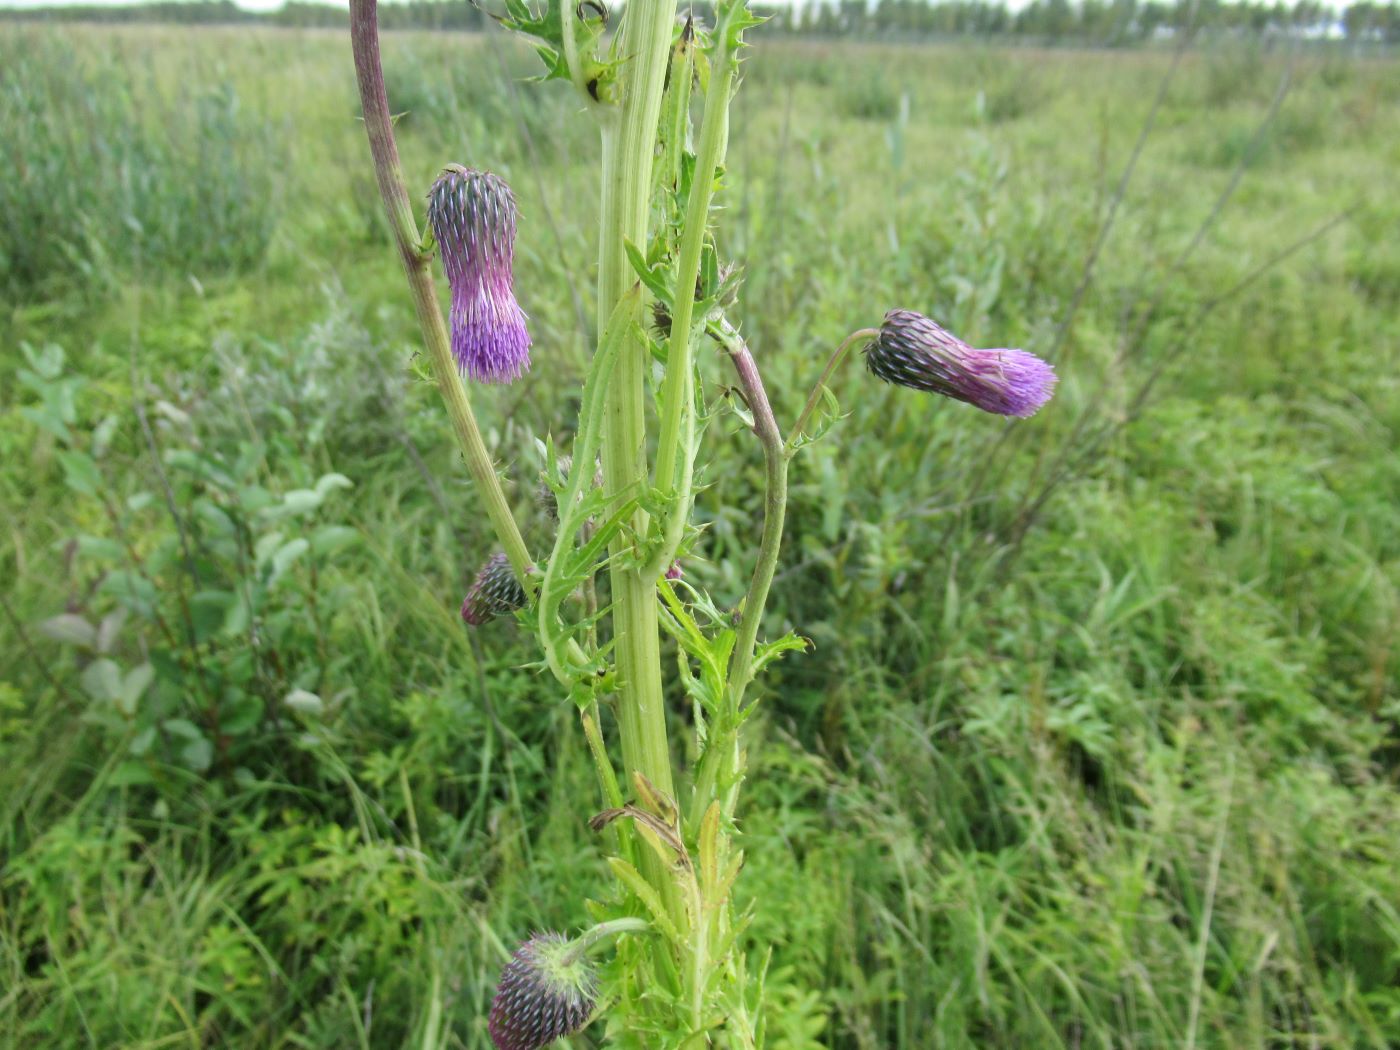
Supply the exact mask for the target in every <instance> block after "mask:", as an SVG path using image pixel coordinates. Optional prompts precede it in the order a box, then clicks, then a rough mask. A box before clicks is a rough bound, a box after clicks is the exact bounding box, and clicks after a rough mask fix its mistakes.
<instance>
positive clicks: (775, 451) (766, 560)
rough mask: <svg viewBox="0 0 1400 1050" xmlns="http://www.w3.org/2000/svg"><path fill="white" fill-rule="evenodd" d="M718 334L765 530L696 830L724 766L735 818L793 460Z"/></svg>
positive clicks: (755, 377)
mask: <svg viewBox="0 0 1400 1050" xmlns="http://www.w3.org/2000/svg"><path fill="white" fill-rule="evenodd" d="M718 334H719V335H720V338H721V340H722V342H723V346H724V349H725V351H726V352H727V353H728V354H729V359H730V360H731V361H732V362H733V363H734V369H735V371H736V372H738V374H739V385H740V386H741V387H742V388H743V390H744V396H745V398H746V399H747V400H748V403H749V411H750V412H751V413H752V415H753V421H754V424H753V429H754V433H755V434H756V435H757V437H758V440H759V444H761V445H762V446H763V464H764V494H763V529H762V532H761V533H760V535H759V541H758V559H757V561H756V562H755V564H754V570H753V576H752V577H751V578H750V579H749V589H748V593H747V594H746V595H745V596H744V606H743V619H741V620H740V622H739V633H738V638H737V639H736V641H735V643H734V652H733V655H731V656H730V659H729V673H728V676H727V679H726V686H725V705H724V711H723V712H722V716H721V721H722V724H719V725H716V726H715V727H714V728H713V730H712V737H711V740H710V742H709V744H708V746H707V747H706V748H705V754H704V755H703V756H702V758H701V762H700V770H699V773H698V775H697V777H696V787H695V794H694V795H693V797H692V799H691V822H692V826H694V827H699V823H700V819H701V818H702V817H703V815H704V812H705V810H706V809H707V808H708V807H709V804H710V802H711V801H713V799H714V797H715V794H716V793H717V790H718V787H719V784H720V780H721V766H722V765H724V766H726V767H727V768H726V769H725V770H724V772H727V773H728V777H726V778H725V779H726V780H727V781H728V783H727V784H726V787H725V800H724V807H723V810H724V813H725V815H726V816H730V815H732V814H733V810H734V800H735V796H736V789H737V780H738V774H739V762H740V758H739V741H738V732H737V730H738V720H739V715H740V713H741V711H742V710H743V706H744V694H745V692H746V691H747V689H748V686H749V683H750V682H751V681H752V680H753V664H754V653H755V650H756V647H757V644H758V628H759V625H760V624H761V623H762V621H763V610H764V608H765V606H767V604H768V592H769V590H770V589H771V588H772V586H773V575H774V573H775V572H776V571H777V567H778V553H779V551H780V549H781V547H782V542H783V525H784V522H785V520H786V518H787V485H788V480H787V476H788V461H789V459H790V458H791V456H790V454H789V452H788V449H787V447H786V445H785V444H784V443H783V435H782V431H781V430H779V429H778V422H777V419H776V418H775V417H774V415H773V406H772V405H771V404H770V403H769V401H768V392H767V390H766V389H765V388H764V386H763V377H762V376H761V375H760V374H759V371H758V365H757V363H756V362H755V361H754V359H753V355H752V354H751V353H750V352H749V348H748V344H747V343H745V342H744V339H743V337H742V336H740V335H739V333H738V332H736V331H735V330H734V329H733V328H732V327H730V326H729V325H727V324H725V325H723V326H722V327H721V328H720V329H719V333H718Z"/></svg>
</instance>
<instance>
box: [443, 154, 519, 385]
mask: <svg viewBox="0 0 1400 1050" xmlns="http://www.w3.org/2000/svg"><path fill="white" fill-rule="evenodd" d="M515 220H516V211H515V194H513V193H512V192H511V190H510V187H509V186H508V185H506V182H505V180H504V179H502V178H501V177H500V176H498V175H493V174H491V173H490V172H489V171H473V170H472V169H471V168H464V167H462V166H461V165H460V164H450V165H448V166H447V167H446V168H445V169H444V170H443V172H442V174H441V175H439V176H438V178H437V181H436V182H434V183H433V188H432V189H431V190H430V191H429V192H428V224H429V225H430V226H431V227H432V230H433V237H434V239H435V240H436V241H437V244H438V251H439V252H440V253H441V255H442V268H443V269H444V270H445V271H446V272H447V283H448V285H449V286H450V287H451V289H452V312H451V319H452V356H453V357H455V358H456V359H457V367H458V368H460V369H461V370H462V372H463V374H465V375H468V376H470V377H471V378H472V379H478V380H480V381H481V382H483V383H509V382H511V381H512V380H515V379H519V378H520V376H521V375H522V374H523V373H524V372H525V370H526V369H528V368H529V367H530V332H529V329H528V328H526V327H525V314H524V312H523V311H522V310H521V309H520V304H519V303H517V302H516V301H515V288H514V277H513V275H512V273H511V267H512V265H513V263H514V260H515Z"/></svg>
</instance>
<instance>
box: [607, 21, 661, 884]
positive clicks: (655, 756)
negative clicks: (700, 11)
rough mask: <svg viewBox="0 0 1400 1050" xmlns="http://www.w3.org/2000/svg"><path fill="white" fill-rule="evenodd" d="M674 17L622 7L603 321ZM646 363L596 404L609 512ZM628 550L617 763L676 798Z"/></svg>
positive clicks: (619, 601)
mask: <svg viewBox="0 0 1400 1050" xmlns="http://www.w3.org/2000/svg"><path fill="white" fill-rule="evenodd" d="M675 17H676V0H652V2H646V3H634V4H630V5H628V8H627V12H626V14H625V15H624V23H623V27H622V54H623V55H624V56H625V60H626V64H625V67H624V68H625V70H626V85H625V88H624V94H623V98H622V106H621V112H620V113H618V114H617V115H616V117H613V116H612V115H608V116H605V118H604V123H603V199H602V219H601V233H602V236H601V239H600V243H599V259H598V309H599V311H600V312H601V313H602V314H604V315H605V316H606V315H607V314H609V313H610V312H611V311H612V309H613V307H614V305H615V304H616V303H617V302H618V300H619V299H621V298H622V296H623V295H624V294H625V293H626V291H627V289H628V288H629V287H630V286H631V285H632V284H633V283H634V276H633V274H632V272H631V266H630V264H629V262H628V260H627V251H626V243H627V242H628V241H631V242H632V243H633V244H637V245H644V244H646V239H647V220H648V216H649V210H650V203H651V186H652V178H651V176H652V157H653V154H654V152H655V145H656V132H657V122H658V120H659V118H660V112H661V94H662V88H663V86H664V83H665V79H666V61H667V56H668V55H669V53H670V44H671V29H672V26H673V25H674V23H675ZM649 360H650V355H649V354H648V352H647V349H646V347H645V345H644V344H643V343H642V341H641V340H640V339H639V338H638V337H637V335H636V334H635V333H631V332H629V334H628V336H627V340H626V343H625V344H624V345H623V347H622V349H621V351H620V353H619V356H618V360H617V364H616V366H615V367H614V371H613V375H612V379H611V382H610V383H609V385H608V390H607V397H606V400H605V402H604V414H605V423H604V426H605V440H604V444H603V484H604V490H605V492H606V493H607V495H608V497H609V501H610V503H611V505H612V506H614V507H616V506H619V505H620V504H621V503H622V502H623V501H624V500H625V499H626V498H627V497H628V496H629V495H635V494H636V493H638V492H639V491H640V490H641V489H642V487H643V486H645V485H646V484H647V481H648V470H647V444H646V414H645V407H646V400H645V399H646V390H645V384H644V380H645V373H646V368H647V365H648V362H649ZM646 526H647V520H646V514H645V512H643V511H641V510H638V511H637V512H636V513H635V514H634V515H633V519H632V522H631V527H632V530H633V533H634V534H635V536H644V535H646ZM632 542H633V540H632V539H631V538H629V537H628V536H626V534H625V533H624V534H623V535H620V536H619V537H618V538H617V539H616V540H615V541H614V542H613V545H612V554H613V557H612V558H611V560H610V564H609V573H610V576H611V580H612V599H613V637H614V640H615V642H616V656H617V675H618V697H617V718H618V725H619V728H620V732H621V737H622V758H623V763H624V765H625V767H626V770H627V772H628V773H629V774H632V773H641V774H643V775H644V776H646V778H647V779H648V780H650V781H651V783H652V784H653V785H654V786H655V787H656V788H657V790H659V791H661V792H663V793H665V794H666V795H669V796H670V797H671V798H675V780H674V778H673V776H672V774H671V752H670V748H669V746H668V744H667V738H666V710H665V705H664V702H663V695H662V690H661V646H660V638H659V635H658V622H657V609H656V604H657V603H656V586H655V580H654V579H647V578H645V577H644V576H643V574H642V572H641V571H639V568H638V567H637V566H636V564H635V561H634V560H633V559H631V558H630V557H629V556H628V548H629V547H630V545H631V543H632ZM629 780H630V777H629ZM644 852H645V853H648V854H649V853H650V851H644ZM643 860H644V869H643V873H644V874H645V875H646V877H647V879H648V881H649V882H651V883H652V884H653V885H654V886H655V887H656V888H657V889H658V890H659V891H660V892H661V893H663V894H664V895H665V899H666V900H667V901H668V903H670V904H671V905H672V906H673V909H676V908H679V901H678V898H677V896H676V893H675V888H674V885H673V883H672V880H671V878H670V876H669V874H668V873H667V872H666V870H665V869H664V867H663V866H662V865H661V863H660V862H659V860H658V859H657V858H655V857H654V856H646V857H644V858H643Z"/></svg>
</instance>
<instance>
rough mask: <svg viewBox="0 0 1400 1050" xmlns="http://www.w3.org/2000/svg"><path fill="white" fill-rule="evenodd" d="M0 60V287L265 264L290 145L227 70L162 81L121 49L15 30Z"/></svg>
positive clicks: (99, 286) (97, 283)
mask: <svg viewBox="0 0 1400 1050" xmlns="http://www.w3.org/2000/svg"><path fill="white" fill-rule="evenodd" d="M0 65H3V66H4V68H5V71H6V75H5V81H4V86H3V90H0V127H3V128H4V129H5V135H4V145H3V147H0V150H2V151H3V152H0V163H3V164H4V166H5V170H6V172H7V176H6V178H5V180H4V183H3V187H0V229H3V231H4V236H3V238H0V271H3V272H4V274H5V280H4V287H5V291H6V292H7V293H9V294H10V295H11V296H18V295H20V294H22V293H23V294H32V293H33V292H35V291H36V290H38V291H40V292H41V293H42V291H43V290H45V289H51V288H61V287H63V286H65V285H70V286H71V285H73V284H75V283H82V284H84V285H87V286H88V287H90V288H92V289H94V290H96V291H98V292H102V291H107V290H110V289H111V288H112V287H114V286H115V285H118V284H119V283H120V280H121V276H122V275H123V274H126V273H130V272H138V273H139V272H141V271H143V270H145V269H150V270H153V271H155V272H157V273H165V272H168V271H177V272H183V273H187V274H189V275H191V276H195V277H197V278H198V277H203V278H207V277H208V276H209V275H210V274H217V273H221V272H225V271H230V270H233V271H237V270H241V269H247V268H248V267H250V266H253V265H255V264H257V263H258V262H260V261H261V259H262V258H263V255H264V253H265V252H266V250H267V245H268V242H269V240H270V239H271V237H272V233H273V230H274V228H275V226H276V223H277V218H278V212H279V202H278V200H277V198H276V195H275V194H274V193H273V184H274V173H275V172H277V171H278V170H279V169H280V168H281V167H282V166H283V165H284V164H285V163H286V155H285V151H283V150H282V148H281V142H280V140H279V137H278V135H277V133H276V130H275V128H274V127H273V126H272V125H271V124H270V123H269V122H268V121H267V120H266V119H263V118H259V117H257V116H255V115H253V114H250V113H248V112H247V111H246V109H244V107H243V105H242V102H241V99H240V96H239V92H238V89H237V87H236V86H235V85H234V83H233V82H232V81H231V80H230V79H229V78H228V77H226V76H223V77H221V76H217V75H216V76H214V77H212V78H209V77H208V76H207V74H205V75H201V76H199V78H198V79H195V74H194V71H193V70H178V71H177V72H176V74H175V75H174V76H173V77H166V78H162V77H160V76H159V74H158V71H157V70H156V69H152V68H148V67H147V68H143V67H142V66H141V65H138V64H136V63H133V62H129V61H123V56H121V55H120V54H113V53H111V52H110V51H100V50H99V51H94V50H93V49H91V48H83V47H75V46H74V43H73V42H72V41H70V40H68V39H64V38H62V37H59V36H55V35H52V34H49V33H40V32H34V31H30V30H25V29H19V30H15V29H12V28H7V29H6V32H5V34H4V35H3V36H0ZM162 72H163V71H162ZM162 80H164V82H162Z"/></svg>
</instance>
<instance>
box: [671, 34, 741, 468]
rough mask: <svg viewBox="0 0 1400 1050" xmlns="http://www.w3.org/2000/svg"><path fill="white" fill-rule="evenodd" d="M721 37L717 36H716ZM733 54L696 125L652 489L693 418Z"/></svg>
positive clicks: (722, 60) (721, 62)
mask: <svg viewBox="0 0 1400 1050" xmlns="http://www.w3.org/2000/svg"><path fill="white" fill-rule="evenodd" d="M721 35H722V34H721ZM734 67H735V63H734V56H733V54H732V53H731V52H730V51H728V50H726V51H723V52H721V53H720V54H719V55H718V60H717V62H716V64H715V66H714V69H713V71H712V72H711V75H710V90H709V91H707V92H706V93H705V113H704V116H703V117H702V119H701V124H700V144H699V146H698V148H697V149H696V152H695V172H694V175H693V176H692V179H691V183H690V196H689V197H688V198H687V199H686V208H685V224H684V226H683V230H684V233H683V234H682V235H681V250H680V260H679V263H678V264H677V268H676V284H675V302H674V303H673V304H672V305H673V310H672V313H671V338H670V342H669V344H668V346H667V351H666V378H665V380H664V381H663V382H662V384H661V439H660V441H659V443H658V444H657V447H656V487H657V488H658V489H660V490H661V491H662V492H663V493H666V494H668V495H669V494H670V493H672V492H674V491H675V490H676V478H675V473H676V458H677V453H678V452H680V451H682V450H684V451H686V452H689V451H691V450H690V449H689V448H684V447H683V446H682V444H681V440H680V433H681V420H682V416H690V417H693V415H694V409H695V401H694V398H693V397H687V396H686V392H687V390H688V389H689V387H690V383H689V380H690V360H691V350H692V348H693V347H694V345H695V335H696V333H695V332H693V331H691V323H692V320H693V318H694V316H695V279H696V277H697V276H699V273H700V253H701V252H702V251H703V249H704V247H705V228H706V226H707V224H708V221H709V216H710V203H711V201H713V200H714V195H715V171H716V169H717V168H718V167H719V158H720V154H721V153H722V152H723V150H724V144H725V138H726V137H727V134H728V130H729V96H730V95H731V94H732V93H733V88H734Z"/></svg>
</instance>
